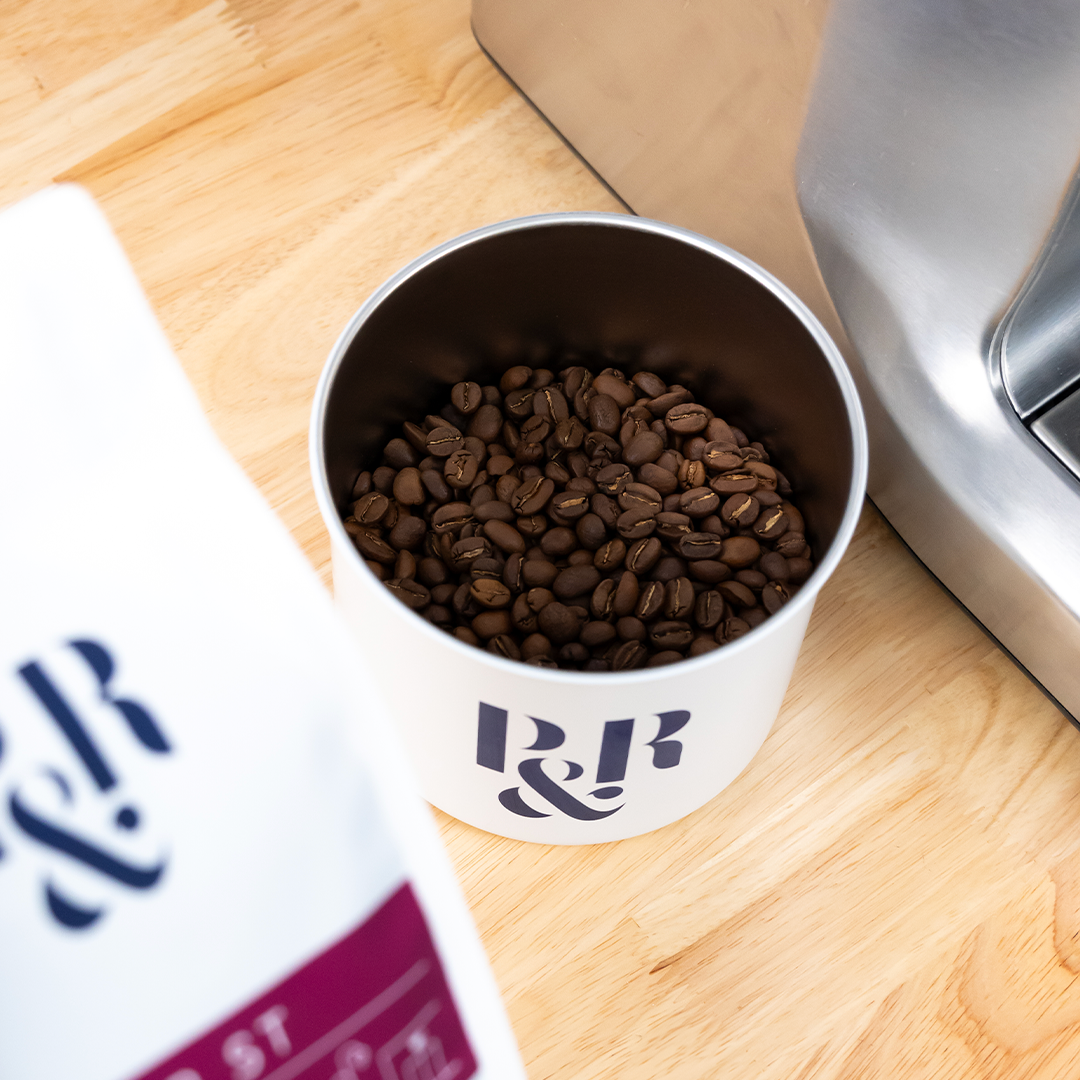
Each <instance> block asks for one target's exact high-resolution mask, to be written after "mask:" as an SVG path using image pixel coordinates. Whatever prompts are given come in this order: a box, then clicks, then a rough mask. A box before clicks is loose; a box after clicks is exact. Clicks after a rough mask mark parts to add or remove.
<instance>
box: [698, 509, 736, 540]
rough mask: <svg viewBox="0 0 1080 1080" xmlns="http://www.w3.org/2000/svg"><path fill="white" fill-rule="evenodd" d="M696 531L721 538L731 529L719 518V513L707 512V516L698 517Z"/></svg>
mask: <svg viewBox="0 0 1080 1080" xmlns="http://www.w3.org/2000/svg"><path fill="white" fill-rule="evenodd" d="M697 525H698V531H699V532H707V533H712V534H713V536H719V537H720V538H721V539H723V537H725V536H728V535H729V534H730V533H731V530H730V529H729V528H728V527H727V526H726V525H725V524H724V523H723V521H721V520H720V515H719V514H709V515H708V517H703V518H699V519H698V523H697Z"/></svg>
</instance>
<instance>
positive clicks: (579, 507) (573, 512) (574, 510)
mask: <svg viewBox="0 0 1080 1080" xmlns="http://www.w3.org/2000/svg"><path fill="white" fill-rule="evenodd" d="M588 512H589V496H588V495H586V494H585V493H584V492H582V491H563V492H561V493H560V494H558V495H554V496H552V498H551V500H550V501H549V503H548V514H549V516H550V517H551V518H553V519H554V520H555V521H559V522H561V523H562V524H570V523H572V522H575V521H577V520H578V518H580V517H583V516H584V515H585V514H587V513H588Z"/></svg>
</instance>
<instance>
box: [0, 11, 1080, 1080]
mask: <svg viewBox="0 0 1080 1080" xmlns="http://www.w3.org/2000/svg"><path fill="white" fill-rule="evenodd" d="M468 20H469V10H468V3H467V0H361V2H359V3H357V2H351V0H212V2H211V3H203V2H202V0H168V2H160V0H159V2H157V3H151V2H150V0H55V2H53V3H44V2H43V0H8V3H6V4H5V5H3V6H2V8H0V131H2V134H3V137H2V139H0V202H4V203H6V202H10V201H12V200H14V199H17V198H19V197H21V196H23V195H26V194H28V193H30V192H32V191H34V190H37V189H39V188H41V187H42V186H44V185H46V184H48V183H50V182H52V181H54V180H74V181H77V182H79V183H81V184H84V185H85V186H86V187H87V188H89V190H90V191H91V192H92V193H93V194H94V196H95V197H96V198H97V199H98V200H99V202H100V203H101V205H102V207H103V208H104V210H105V213H106V214H107V215H108V217H109V219H110V221H111V222H112V224H113V226H114V228H115V229H116V231H117V233H118V234H119V236H120V239H121V241H122V242H123V243H124V245H125V247H126V249H127V251H128V253H129V255H130V257H131V259H132V261H133V263H134V265H135V268H136V271H137V273H138V274H139V277H140V279H141V280H142V282H143V285H144V287H145V289H146V291H147V293H148V295H149V297H150V300H151V303H152V305H153V307H154V309H155V310H156V312H157V314H158V317H159V318H160V320H161V322H162V324H163V325H164V328H165V330H166V333H167V334H168V336H169V338H170V340H171V341H172V343H173V346H174V347H175V349H176V351H177V353H178V355H179V357H180V360H181V362H182V364H183V366H184V368H185V370H186V371H187V373H188V375H189V377H190V378H191V380H192V382H193V384H194V386H195V388H196V390H197V392H198V394H199V397H200V399H201V401H202V403H203V405H204V406H205V408H206V411H207V413H208V414H209V416H210V418H211V420H212V422H213V424H214V426H215V428H216V430H217V431H218V433H219V434H220V436H221V438H222V439H223V440H224V442H225V443H226V445H227V446H228V447H229V449H230V450H231V452H232V453H233V454H234V455H235V456H236V457H237V459H238V460H239V461H240V462H241V464H242V465H243V466H244V468H245V469H246V470H247V472H248V474H249V475H250V476H251V478H252V479H253V480H254V481H255V483H256V484H257V485H258V486H259V487H260V488H261V490H262V491H263V493H264V494H265V496H266V497H267V499H268V500H269V501H270V502H271V503H272V504H273V506H274V507H275V509H276V510H277V512H278V513H279V514H280V515H281V517H282V518H283V519H284V520H285V522H286V523H287V524H288V526H289V528H290V529H291V530H292V532H293V534H294V535H295V536H296V538H297V540H298V542H299V543H300V544H301V545H302V546H303V548H304V550H305V551H306V552H307V554H308V556H309V557H310V559H311V561H312V563H313V564H314V566H315V567H316V568H317V569H318V570H319V571H320V573H321V574H322V575H323V580H324V581H326V582H327V583H328V584H329V570H328V544H327V540H326V537H325V534H324V530H323V527H322V525H321V523H320V520H319V516H318V512H317V509H316V505H315V500H314V497H313V494H312V491H311V485H310V483H309V479H308V463H307V453H306V438H307V424H308V414H309V409H310V403H311V398H312V393H313V390H314V386H315V382H316V380H317V378H318V375H319V372H320V369H321V367H322V365H323V363H324V361H325V358H326V355H327V353H328V351H329V349H330V347H331V345H332V343H333V341H334V339H335V338H336V336H337V334H338V332H339V331H340V329H341V328H342V327H343V326H344V324H345V323H346V322H347V321H348V319H349V317H350V316H351V315H352V313H353V312H354V311H355V310H356V308H357V307H358V306H359V305H360V303H361V302H362V301H363V299H364V298H365V297H366V296H367V294H368V293H370V292H371V291H372V290H373V289H374V288H375V287H376V286H377V285H378V284H379V283H380V282H381V281H383V280H384V279H385V278H386V277H387V276H389V275H390V274H391V273H392V272H393V271H395V270H396V269H398V268H399V267H401V266H402V265H404V264H405V263H406V262H408V261H409V260H410V259H412V258H413V257H415V256H416V255H419V254H420V253H421V252H423V251H425V250H426V249H427V248H429V247H431V246H432V245H434V244H436V243H438V242H439V241H441V240H445V239H447V238H449V237H451V236H454V235H455V234H457V233H460V232H462V231H464V230H466V229H469V228H472V227H474V226H478V225H481V224H486V223H488V222H491V221H495V220H498V219H501V218H506V217H511V216H515V215H518V214H525V213H535V212H540V211H550V210H571V209H573V210H585V209H593V210H619V209H621V207H620V206H619V204H618V203H617V202H616V200H615V199H614V198H613V197H612V196H611V195H610V194H609V193H608V191H607V190H606V189H605V188H604V187H603V186H602V185H601V184H600V183H599V182H598V181H597V180H596V179H595V177H593V176H592V175H591V174H590V173H589V171H588V170H587V169H586V168H585V167H584V166H583V165H582V164H581V163H580V162H579V161H578V160H577V159H576V158H575V157H574V155H573V154H572V153H571V152H570V151H569V150H568V149H567V148H566V147H565V146H564V145H563V144H562V142H561V141H560V140H559V138H558V137H557V136H556V135H554V134H553V133H552V132H551V130H550V129H549V128H548V127H547V126H546V125H545V124H544V122H543V121H542V120H541V119H540V118H538V116H537V115H536V114H535V113H534V112H533V111H532V110H531V109H530V107H529V106H528V105H527V104H526V103H525V102H524V101H523V100H521V99H520V98H519V97H518V96H517V95H516V94H515V92H514V91H513V90H512V88H511V87H510V86H509V85H508V84H507V83H506V82H505V81H504V80H503V79H502V77H501V76H500V75H499V74H498V73H497V72H496V71H495V69H494V68H493V67H492V65H491V64H490V63H489V61H488V60H487V59H486V58H485V57H484V55H483V54H482V53H481V52H480V50H479V48H478V47H477V45H476V43H475V41H474V40H473V38H472V35H471V33H470V30H469V21H468ZM722 692H723V688H722V687H717V693H722ZM1078 791H1080V735H1078V733H1077V731H1076V730H1075V729H1074V728H1073V727H1072V725H1071V724H1070V723H1069V722H1068V720H1067V719H1066V718H1065V717H1063V716H1062V714H1061V713H1060V712H1058V711H1057V710H1056V709H1055V708H1054V706H1053V705H1052V704H1051V703H1050V702H1048V701H1047V700H1046V699H1045V698H1044V697H1043V696H1042V694H1041V693H1040V692H1039V690H1038V689H1037V688H1036V687H1035V686H1033V685H1032V684H1031V683H1030V682H1029V681H1028V680H1027V679H1026V678H1025V676H1024V675H1023V674H1022V673H1021V672H1020V671H1019V670H1018V669H1017V668H1016V667H1015V666H1014V665H1013V663H1012V662H1011V660H1010V659H1009V658H1008V657H1007V656H1006V655H1005V654H1004V653H1003V652H1002V651H1001V650H1000V649H999V648H998V647H997V645H996V644H995V643H994V642H993V641H992V640H990V639H989V638H988V637H987V636H986V635H985V634H984V633H983V632H982V631H981V630H980V629H979V628H978V627H977V626H976V625H975V624H974V623H972V622H971V620H970V619H969V618H968V617H967V616H966V615H965V613H964V612H963V611H962V610H960V609H959V608H958V607H957V606H956V605H955V604H954V603H953V602H952V601H951V599H950V598H949V597H948V595H947V594H946V593H944V592H943V591H942V590H941V589H940V587H939V586H938V585H937V584H936V583H935V582H934V581H933V579H931V578H930V577H929V576H928V575H927V573H926V572H925V571H924V570H923V569H922V567H921V566H920V565H919V564H918V563H917V562H916V561H915V560H914V559H913V558H912V556H911V555H910V554H909V553H908V552H907V550H906V549H905V548H904V547H903V546H902V544H901V543H900V542H899V541H898V540H897V539H896V537H895V536H894V535H893V534H892V533H891V532H890V530H889V528H888V527H887V525H885V524H884V522H883V521H882V520H881V518H880V517H879V516H878V515H877V513H876V512H875V511H874V510H873V509H872V508H870V507H867V509H866V511H865V513H864V515H863V518H862V522H861V525H860V528H859V531H858V534H857V536H856V537H855V540H854V542H853V544H852V545H851V548H850V551H849V553H848V555H847V557H846V559H845V560H844V562H843V563H842V565H841V567H840V569H839V570H838V572H837V573H836V575H835V576H834V578H833V579H832V580H831V581H830V583H829V584H828V585H827V587H826V588H825V590H824V591H823V593H822V595H821V598H820V600H819V603H818V607H817V610H816V612H815V614H814V617H813V620H812V622H811V625H810V631H809V635H808V638H807V641H806V645H805V648H804V650H803V653H802V655H801V658H800V661H799V664H798V667H797V669H796V672H795V677H794V680H793V682H792V684H791V689H790V692H789V693H788V696H787V699H786V702H785V704H784V708H783V711H782V713H781V715H780V718H779V721H778V722H777V725H776V728H775V730H774V732H773V733H772V735H771V736H770V738H769V739H768V741H767V742H766V744H765V746H764V748H763V749H762V751H761V753H760V754H759V755H758V757H757V758H756V759H755V760H754V762H753V763H752V764H751V766H750V767H749V768H748V769H747V770H746V772H745V773H744V774H743V775H742V776H741V777H740V778H739V779H738V780H737V781H736V782H735V783H734V784H733V785H732V786H731V787H730V788H729V789H728V790H727V791H725V792H724V793H723V794H722V795H721V796H720V797H719V798H717V799H716V800H715V801H714V802H712V803H711V804H710V805H708V806H707V807H705V808H704V809H702V810H700V811H698V812H697V813H696V814H694V815H692V816H691V817H689V818H687V819H686V820H684V821H682V822H679V823H677V824H675V825H672V826H670V827H668V828H666V829H664V830H661V831H660V832H657V833H654V834H652V835H649V836H644V837H640V838H638V839H634V840H628V841H623V842H621V843H618V844H609V845H601V846H595V847H589V848H543V847H538V846H533V845H527V844H521V843H517V842H514V841H509V840H504V839H500V838H497V837H493V836H489V835H486V834H483V833H480V832H478V831H476V830H474V829H471V828H469V827H467V826H464V825H461V824H460V823H457V822H455V821H453V820H450V819H449V818H446V817H445V816H442V815H440V816H439V824H440V827H441V829H442V833H443V836H444V838H445V840H446V843H447V845H448V846H449V849H450V852H451V854H452V857H453V859H454V860H455V863H456V865H457V868H458V871H459V874H460V877H461V881H462V884H463V886H464V889H465V892H466V894H467V896H468V899H469V901H470V903H471V905H472V910H473V912H474V915H475V918H476V920H477V923H478V925H479V928H480V931H481V934H482V936H483V939H484V941H485V943H486V945H487V948H488V950H489V954H490V957H491V961H492V965H493V967H494V969H495V973H496V976H497V978H498V981H499V983H500V985H501V987H502V990H503V993H504V995H505V1001H506V1004H507V1008H508V1010H509V1013H510V1017H511V1020H512V1022H513V1025H514V1028H515V1031H516V1033H517V1036H518V1039H519V1042H520V1045H521V1050H522V1054H523V1056H524V1058H525V1061H526V1064H527V1068H528V1071H529V1075H530V1077H531V1078H532V1080H546V1078H549V1077H559V1078H566V1080H594V1078H595V1080H600V1078H604V1080H608V1078H610V1080H614V1078H620V1080H646V1078H650V1080H651V1078H656V1077H669V1078H672V1080H676V1078H677V1080H699V1078H702V1080H704V1078H713V1077H724V1078H725V1080H742V1078H747V1080H750V1078H754V1080H764V1078H769V1080H771V1078H776V1080H781V1078H783V1080H811V1078H815V1080H816V1078H828V1080H839V1078H877V1077H891V1078H892V1077H895V1078H903V1080H908V1078H923V1077H926V1078H929V1077H941V1078H950V1080H967V1078H972V1080H974V1078H979V1080H1019V1078H1039V1080H1051V1078H1061V1080H1075V1078H1077V1077H1080V798H1078ZM12 1080H14V1078H12Z"/></svg>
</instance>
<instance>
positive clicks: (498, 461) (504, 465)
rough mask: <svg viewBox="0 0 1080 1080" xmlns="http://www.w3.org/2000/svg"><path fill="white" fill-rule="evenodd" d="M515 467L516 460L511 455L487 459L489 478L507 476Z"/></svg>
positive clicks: (491, 456) (497, 455)
mask: <svg viewBox="0 0 1080 1080" xmlns="http://www.w3.org/2000/svg"><path fill="white" fill-rule="evenodd" d="M513 467H514V459H513V458H512V457H510V455H509V454H492V455H490V456H489V457H488V459H487V473H488V476H494V477H500V476H505V475H506V474H507V473H508V472H509V471H510V470H511V469H512V468H513Z"/></svg>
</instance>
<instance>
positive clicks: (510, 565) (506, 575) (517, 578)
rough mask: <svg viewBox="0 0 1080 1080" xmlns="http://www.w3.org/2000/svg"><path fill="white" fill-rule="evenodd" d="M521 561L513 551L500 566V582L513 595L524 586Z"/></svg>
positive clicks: (522, 561)
mask: <svg viewBox="0 0 1080 1080" xmlns="http://www.w3.org/2000/svg"><path fill="white" fill-rule="evenodd" d="M523 563H524V560H523V559H522V557H521V556H520V555H518V554H516V553H515V554H512V555H510V556H509V557H508V558H507V560H506V562H505V563H504V564H503V568H502V583H503V584H504V585H505V586H506V587H507V588H508V589H509V590H510V591H511V592H512V593H513V594H514V595H515V596H517V594H518V593H519V592H521V591H522V590H523V589H524V588H525V579H524V577H523V576H522V573H521V567H522V564H523Z"/></svg>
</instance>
